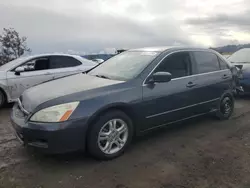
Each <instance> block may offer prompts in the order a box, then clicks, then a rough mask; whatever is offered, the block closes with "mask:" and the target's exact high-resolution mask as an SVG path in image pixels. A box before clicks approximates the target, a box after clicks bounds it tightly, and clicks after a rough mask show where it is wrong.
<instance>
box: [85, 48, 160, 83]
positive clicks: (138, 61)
mask: <svg viewBox="0 0 250 188" xmlns="http://www.w3.org/2000/svg"><path fill="white" fill-rule="evenodd" d="M158 54H159V52H148V51H127V52H123V53H121V54H119V55H116V56H114V57H112V58H110V59H108V60H107V61H105V62H104V63H103V64H101V65H99V66H98V67H96V68H95V69H93V70H92V71H90V72H89V73H88V74H90V75H92V76H97V77H102V78H108V79H113V80H124V81H127V80H130V79H132V78H135V77H136V76H137V75H138V74H140V73H141V72H142V71H143V70H144V69H145V68H146V67H147V66H148V65H149V63H151V62H152V60H153V59H155V57H156V56H157V55H158Z"/></svg>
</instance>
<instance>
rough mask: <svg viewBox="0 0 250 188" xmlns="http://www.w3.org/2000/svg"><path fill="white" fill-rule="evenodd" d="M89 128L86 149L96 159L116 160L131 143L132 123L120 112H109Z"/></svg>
mask: <svg viewBox="0 0 250 188" xmlns="http://www.w3.org/2000/svg"><path fill="white" fill-rule="evenodd" d="M90 126H91V127H90V131H89V133H88V138H87V147H88V151H89V153H90V154H91V155H92V156H93V157H94V158H96V159H101V160H110V159H113V158H116V157H118V156H120V155H122V154H123V153H124V151H125V150H126V149H127V147H128V146H129V144H130V143H131V140H132V136H133V125H132V121H131V119H130V118H129V117H128V116H127V115H126V114H125V113H124V112H122V111H119V110H112V111H109V112H107V113H105V114H103V115H101V116H100V117H99V119H98V121H96V122H95V123H94V124H93V125H90Z"/></svg>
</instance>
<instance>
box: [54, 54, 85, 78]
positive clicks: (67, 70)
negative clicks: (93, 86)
mask: <svg viewBox="0 0 250 188" xmlns="http://www.w3.org/2000/svg"><path fill="white" fill-rule="evenodd" d="M81 65H82V63H81V62H80V61H78V60H76V59H75V58H73V57H70V56H51V57H50V66H49V67H50V69H51V72H52V74H53V75H54V78H55V79H56V78H60V77H64V76H68V75H72V74H76V73H79V72H82V69H81Z"/></svg>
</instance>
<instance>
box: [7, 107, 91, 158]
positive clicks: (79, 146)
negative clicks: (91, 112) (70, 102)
mask: <svg viewBox="0 0 250 188" xmlns="http://www.w3.org/2000/svg"><path fill="white" fill-rule="evenodd" d="M11 123H12V126H13V128H14V129H15V132H16V136H17V138H18V139H19V140H20V141H21V142H22V143H23V144H24V145H25V146H30V147H34V148H36V149H38V150H39V151H41V152H45V153H51V154H56V153H66V152H71V151H77V150H84V149H85V143H86V133H87V124H86V120H85V119H80V120H70V121H66V122H61V123H37V122H26V121H25V117H24V116H22V115H21V113H20V109H19V108H18V106H17V105H15V106H14V107H13V109H12V112H11Z"/></svg>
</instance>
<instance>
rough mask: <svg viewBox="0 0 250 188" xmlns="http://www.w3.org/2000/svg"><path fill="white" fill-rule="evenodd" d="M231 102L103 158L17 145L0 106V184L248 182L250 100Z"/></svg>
mask: <svg viewBox="0 0 250 188" xmlns="http://www.w3.org/2000/svg"><path fill="white" fill-rule="evenodd" d="M235 107H236V109H235V114H234V116H233V118H231V119H230V120H228V121H218V120H216V119H213V118H211V117H203V118H199V119H195V120H191V121H188V122H185V123H182V124H178V125H174V126H171V127H168V128H164V129H161V130H159V131H155V132H152V133H150V134H147V135H145V136H143V137H140V138H138V139H136V141H134V142H133V144H132V146H131V147H130V148H129V150H128V151H127V152H126V153H125V154H124V155H123V156H121V157H120V158H117V159H115V160H112V161H106V162H101V161H95V160H93V159H92V158H90V157H89V156H87V155H84V154H82V153H71V154H65V155H57V156H44V155H40V154H38V153H36V152H34V151H29V150H27V149H26V148H23V147H22V146H21V145H20V144H19V143H18V141H17V140H16V138H15V136H13V130H12V129H11V126H10V122H9V111H10V108H11V107H10V106H9V107H6V108H5V109H2V110H0V188H2V187H3V188H9V187H18V188H47V187H48V188H50V187H51V188H57V187H60V188H69V187H70V188H71V187H75V188H85V187H86V188H100V187H104V188H106V187H107V188H132V187H138V188H154V187H156V188H189V187H190V188H194V187H199V188H214V187H216V188H224V187H225V188H229V187H234V188H238V187H239V188H248V187H250V178H249V177H250V160H249V158H250V100H249V99H239V100H237V103H236V106H235Z"/></svg>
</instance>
